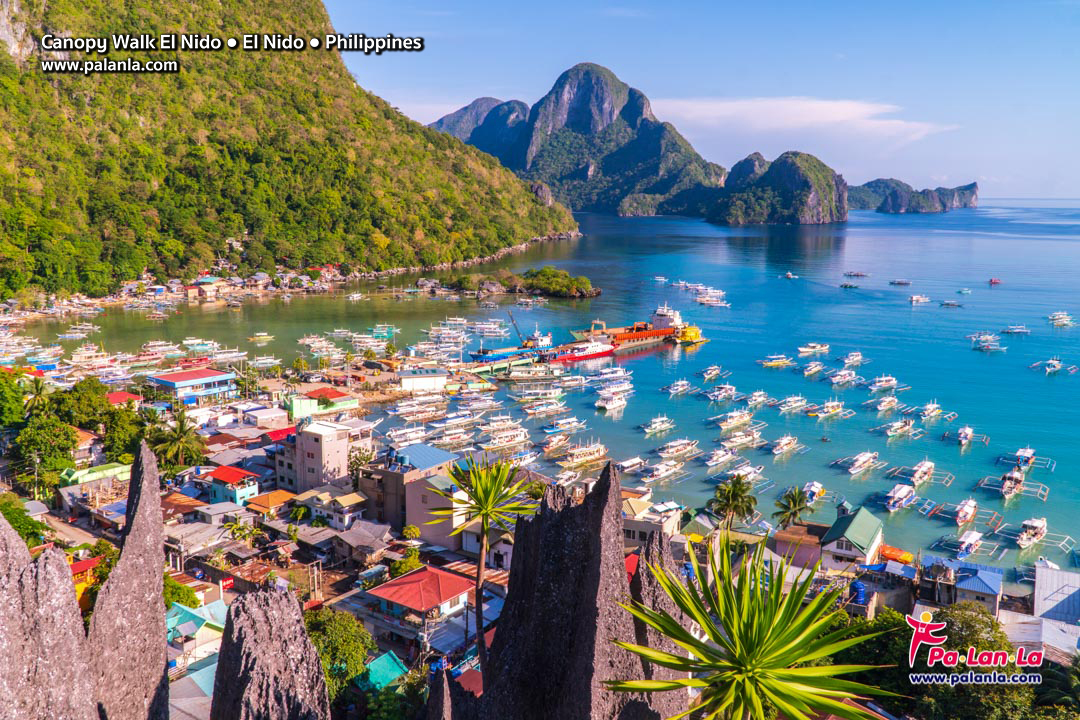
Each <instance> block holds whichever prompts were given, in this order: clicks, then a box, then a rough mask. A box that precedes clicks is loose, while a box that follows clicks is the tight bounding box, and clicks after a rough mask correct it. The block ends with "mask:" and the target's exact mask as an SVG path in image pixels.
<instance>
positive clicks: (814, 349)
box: [799, 342, 829, 355]
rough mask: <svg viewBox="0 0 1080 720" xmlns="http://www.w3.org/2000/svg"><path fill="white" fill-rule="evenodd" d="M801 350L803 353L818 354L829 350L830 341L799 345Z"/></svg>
mask: <svg viewBox="0 0 1080 720" xmlns="http://www.w3.org/2000/svg"><path fill="white" fill-rule="evenodd" d="M799 352H800V353H801V354H803V355H818V354H820V353H827V352H829V343H819V342H810V343H806V344H805V345H801V346H799Z"/></svg>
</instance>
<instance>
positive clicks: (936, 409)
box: [920, 400, 941, 420]
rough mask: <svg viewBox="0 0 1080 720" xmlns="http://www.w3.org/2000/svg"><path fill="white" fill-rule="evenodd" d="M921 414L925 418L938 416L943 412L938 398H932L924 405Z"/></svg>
mask: <svg viewBox="0 0 1080 720" xmlns="http://www.w3.org/2000/svg"><path fill="white" fill-rule="evenodd" d="M920 414H921V416H922V419H923V420H929V419H930V418H934V417H937V416H938V415H940V414H941V405H939V404H938V403H937V401H936V400H931V401H930V402H928V403H926V404H925V405H923V409H922V413H920Z"/></svg>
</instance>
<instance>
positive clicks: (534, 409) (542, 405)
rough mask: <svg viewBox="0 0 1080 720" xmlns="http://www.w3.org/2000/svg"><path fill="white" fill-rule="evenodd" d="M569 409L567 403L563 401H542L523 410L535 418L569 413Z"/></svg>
mask: <svg viewBox="0 0 1080 720" xmlns="http://www.w3.org/2000/svg"><path fill="white" fill-rule="evenodd" d="M568 409H569V408H567V407H566V403H565V402H563V401H561V400H541V401H540V402H537V403H533V404H531V405H525V406H524V407H523V408H522V410H524V411H525V414H526V415H530V416H533V417H540V416H543V415H554V414H556V413H561V412H567V411H568Z"/></svg>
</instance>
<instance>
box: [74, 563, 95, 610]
mask: <svg viewBox="0 0 1080 720" xmlns="http://www.w3.org/2000/svg"><path fill="white" fill-rule="evenodd" d="M67 558H68V562H69V563H70V564H71V580H72V582H74V583H75V598H76V599H77V600H78V601H79V609H80V610H83V611H84V612H85V611H86V610H89V609H90V602H91V599H90V595H89V594H88V593H87V592H86V591H87V590H89V589H90V586H91V585H93V584H94V580H95V578H94V568H96V567H97V566H98V565H100V564H101V558H99V557H88V558H85V559H83V560H76V559H75V558H74V557H72V556H71V555H68V556H67Z"/></svg>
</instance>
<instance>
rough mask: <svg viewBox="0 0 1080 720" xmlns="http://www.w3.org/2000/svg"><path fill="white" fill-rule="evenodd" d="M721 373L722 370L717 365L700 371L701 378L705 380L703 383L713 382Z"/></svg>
mask: <svg viewBox="0 0 1080 720" xmlns="http://www.w3.org/2000/svg"><path fill="white" fill-rule="evenodd" d="M723 372H724V370H723V368H721V367H720V366H719V365H710V366H709V367H707V368H705V369H704V370H702V371H701V376H702V377H703V378H705V382H708V381H710V380H714V379H715V378H718V377H720V375H721V374H722V373H723Z"/></svg>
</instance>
